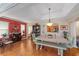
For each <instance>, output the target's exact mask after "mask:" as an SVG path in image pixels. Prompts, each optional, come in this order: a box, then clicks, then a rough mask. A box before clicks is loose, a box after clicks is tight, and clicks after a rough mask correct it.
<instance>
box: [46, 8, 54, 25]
mask: <svg viewBox="0 0 79 59" xmlns="http://www.w3.org/2000/svg"><path fill="white" fill-rule="evenodd" d="M48 10H49V22H48V23H47V26H52V25H53V23H51V19H50V10H51V8H49V9H48Z"/></svg>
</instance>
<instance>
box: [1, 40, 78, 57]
mask: <svg viewBox="0 0 79 59" xmlns="http://www.w3.org/2000/svg"><path fill="white" fill-rule="evenodd" d="M78 55H79V49H78V48H72V49H68V50H67V51H64V56H78ZM0 56H58V54H57V49H55V48H50V47H44V48H43V49H41V50H36V48H35V44H34V43H33V42H32V40H31V39H26V40H23V41H19V42H16V43H13V44H9V45H6V46H5V47H2V48H0Z"/></svg>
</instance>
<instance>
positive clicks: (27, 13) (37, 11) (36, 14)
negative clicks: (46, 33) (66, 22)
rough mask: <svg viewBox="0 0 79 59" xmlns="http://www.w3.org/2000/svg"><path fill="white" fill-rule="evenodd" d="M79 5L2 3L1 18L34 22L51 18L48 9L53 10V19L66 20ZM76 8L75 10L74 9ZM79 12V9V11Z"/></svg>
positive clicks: (0, 5) (0, 6)
mask: <svg viewBox="0 0 79 59" xmlns="http://www.w3.org/2000/svg"><path fill="white" fill-rule="evenodd" d="M75 6H78V4H77V3H1V4H0V16H6V17H10V18H14V19H16V20H20V21H25V22H33V21H35V20H39V21H40V20H43V21H44V20H46V19H48V18H49V11H48V8H51V18H53V19H57V20H58V19H64V17H68V15H70V14H71V13H72V12H71V11H72V10H74V9H76V8H74V7H75ZM73 8H74V9H73ZM78 10H79V9H78ZM71 15H72V14H71Z"/></svg>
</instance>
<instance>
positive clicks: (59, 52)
mask: <svg viewBox="0 0 79 59" xmlns="http://www.w3.org/2000/svg"><path fill="white" fill-rule="evenodd" d="M58 55H60V56H63V49H60V48H58Z"/></svg>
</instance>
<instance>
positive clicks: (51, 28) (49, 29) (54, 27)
mask: <svg viewBox="0 0 79 59" xmlns="http://www.w3.org/2000/svg"><path fill="white" fill-rule="evenodd" d="M58 31H59V26H58V25H52V26H47V32H58Z"/></svg>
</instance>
